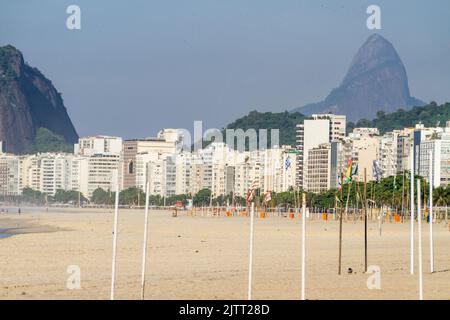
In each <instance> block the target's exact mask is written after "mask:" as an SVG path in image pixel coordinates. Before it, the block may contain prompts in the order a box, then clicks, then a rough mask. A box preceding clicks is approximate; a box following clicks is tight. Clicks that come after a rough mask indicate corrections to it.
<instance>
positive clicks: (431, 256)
mask: <svg viewBox="0 0 450 320" xmlns="http://www.w3.org/2000/svg"><path fill="white" fill-rule="evenodd" d="M429 180H430V182H429V183H430V212H429V214H430V215H429V219H430V272H431V273H433V272H434V250H433V246H434V244H433V151H432V150H430V179H429Z"/></svg>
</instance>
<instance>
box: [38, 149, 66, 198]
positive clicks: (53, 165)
mask: <svg viewBox="0 0 450 320" xmlns="http://www.w3.org/2000/svg"><path fill="white" fill-rule="evenodd" d="M72 158H73V156H72V155H68V154H52V153H45V154H41V155H40V188H39V189H38V190H39V191H41V192H43V193H45V194H47V195H51V196H53V195H55V194H56V191H57V190H60V189H61V190H71V188H72V180H71V162H72Z"/></svg>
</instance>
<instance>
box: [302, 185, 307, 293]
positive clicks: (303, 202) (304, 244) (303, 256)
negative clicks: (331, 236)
mask: <svg viewBox="0 0 450 320" xmlns="http://www.w3.org/2000/svg"><path fill="white" fill-rule="evenodd" d="M302 200H303V201H302V300H305V267H306V266H305V263H306V259H305V257H306V195H305V193H303V199H302Z"/></svg>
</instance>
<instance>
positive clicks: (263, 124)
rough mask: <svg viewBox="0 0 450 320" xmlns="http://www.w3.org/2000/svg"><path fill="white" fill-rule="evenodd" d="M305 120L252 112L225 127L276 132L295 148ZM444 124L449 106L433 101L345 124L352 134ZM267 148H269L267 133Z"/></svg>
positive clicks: (283, 142)
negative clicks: (298, 127)
mask: <svg viewBox="0 0 450 320" xmlns="http://www.w3.org/2000/svg"><path fill="white" fill-rule="evenodd" d="M307 118H308V117H307V116H304V115H303V114H301V113H298V112H295V113H289V112H287V111H286V112H280V113H272V112H258V111H252V112H250V113H249V114H248V115H246V116H244V117H242V118H239V119H237V120H236V121H234V122H232V123H230V124H229V125H227V126H226V128H227V129H235V130H236V129H242V130H244V131H246V130H248V129H251V128H253V129H255V130H256V131H257V132H258V130H259V129H279V130H280V144H281V145H291V146H293V147H295V145H296V143H295V138H296V132H295V131H296V125H297V124H299V123H302V121H303V120H304V119H307ZM446 121H450V103H449V102H447V103H445V104H443V105H440V106H439V105H438V104H437V103H436V102H431V103H430V104H428V105H426V106H423V107H414V108H412V109H410V110H404V109H399V110H397V111H396V112H393V113H385V112H383V111H379V112H378V113H377V117H376V118H375V119H373V120H367V119H361V120H359V121H358V122H356V123H353V122H349V123H348V124H347V133H349V132H352V131H353V129H354V128H357V127H371V128H378V130H380V133H381V134H384V133H385V132H388V131H392V130H395V129H403V128H407V127H414V126H415V125H416V124H417V123H419V122H421V123H422V124H424V125H425V126H429V127H435V126H437V125H439V126H445V123H446ZM223 132H224V131H223ZM258 134H259V132H258ZM224 138H225V134H224ZM225 141H226V140H225ZM268 145H270V132H268Z"/></svg>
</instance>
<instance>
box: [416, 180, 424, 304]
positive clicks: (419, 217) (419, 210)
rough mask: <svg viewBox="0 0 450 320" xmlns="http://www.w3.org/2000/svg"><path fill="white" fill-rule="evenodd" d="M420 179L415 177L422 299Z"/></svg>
mask: <svg viewBox="0 0 450 320" xmlns="http://www.w3.org/2000/svg"><path fill="white" fill-rule="evenodd" d="M420 191H421V190H420V179H417V220H418V228H419V233H418V237H419V257H418V258H419V300H423V275H422V213H421V207H420V197H421V195H420Z"/></svg>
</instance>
